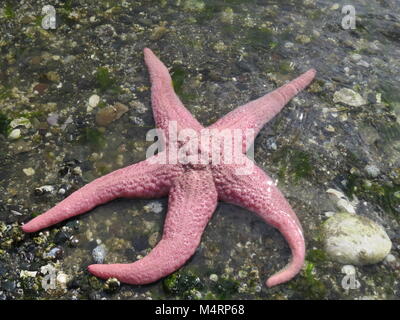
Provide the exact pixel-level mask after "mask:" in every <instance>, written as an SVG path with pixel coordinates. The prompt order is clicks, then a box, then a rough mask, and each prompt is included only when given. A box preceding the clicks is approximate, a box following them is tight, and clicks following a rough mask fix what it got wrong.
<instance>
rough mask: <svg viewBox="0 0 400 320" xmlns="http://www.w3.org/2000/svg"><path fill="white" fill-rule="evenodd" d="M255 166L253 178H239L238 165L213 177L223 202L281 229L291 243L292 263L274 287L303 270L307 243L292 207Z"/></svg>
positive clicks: (273, 281) (222, 168) (225, 167)
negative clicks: (238, 207) (240, 208)
mask: <svg viewBox="0 0 400 320" xmlns="http://www.w3.org/2000/svg"><path fill="white" fill-rule="evenodd" d="M247 160H248V161H251V160H249V159H247ZM253 166H254V167H253V172H252V174H249V175H237V174H236V172H235V171H236V170H237V169H238V167H239V166H237V165H229V166H228V165H222V166H218V167H216V168H214V170H213V174H214V179H215V183H216V187H217V191H218V195H219V198H220V199H221V200H223V201H226V202H229V203H232V204H235V205H238V206H241V207H244V208H246V209H248V210H250V211H253V212H255V213H257V214H258V215H259V216H260V217H261V218H262V219H263V220H264V221H265V222H266V223H268V224H270V225H272V226H273V227H275V228H277V229H278V230H279V231H280V232H281V233H282V235H283V236H284V237H285V239H286V241H287V242H288V244H289V246H290V249H291V251H292V260H291V262H290V263H289V264H288V265H287V266H286V267H285V268H284V269H282V270H281V271H279V272H278V273H276V274H275V275H273V276H272V277H270V278H269V279H268V280H267V282H266V284H267V286H268V287H272V286H274V285H277V284H280V283H283V282H286V281H288V280H290V279H291V278H293V277H294V276H295V275H296V274H297V273H298V272H299V271H300V270H301V268H302V266H303V264H304V256H305V243H304V237H303V231H302V228H301V225H300V222H299V220H298V218H297V216H296V214H295V213H294V211H293V209H292V208H291V207H290V205H289V203H288V202H287V201H286V199H285V198H284V197H283V195H282V193H281V192H280V191H279V189H278V188H277V187H276V186H275V184H274V183H273V181H272V179H271V178H270V177H268V176H267V175H266V174H265V173H264V172H263V171H262V170H261V169H260V168H259V167H257V166H256V165H255V164H253Z"/></svg>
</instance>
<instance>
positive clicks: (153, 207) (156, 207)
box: [143, 201, 163, 213]
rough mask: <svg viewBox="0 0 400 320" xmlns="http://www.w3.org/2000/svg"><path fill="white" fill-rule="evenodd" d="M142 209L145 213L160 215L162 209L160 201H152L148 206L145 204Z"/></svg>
mask: <svg viewBox="0 0 400 320" xmlns="http://www.w3.org/2000/svg"><path fill="white" fill-rule="evenodd" d="M143 209H144V210H145V211H146V212H154V213H160V212H162V210H163V207H162V203H161V202H160V201H152V202H150V203H149V204H147V205H146V206H145V207H144V208H143Z"/></svg>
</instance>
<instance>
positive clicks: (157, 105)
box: [144, 48, 203, 133]
mask: <svg viewBox="0 0 400 320" xmlns="http://www.w3.org/2000/svg"><path fill="white" fill-rule="evenodd" d="M144 59H145V62H146V65H147V68H148V69H149V73H150V80H151V100H152V105H153V114H154V120H155V122H156V126H157V127H158V128H160V129H162V130H163V131H164V133H167V130H168V125H169V122H170V121H176V122H177V126H178V130H180V129H185V128H192V129H194V130H201V129H202V128H203V126H202V125H201V124H200V123H199V122H198V121H197V120H196V119H195V118H194V117H193V116H192V115H191V113H190V112H189V111H188V110H187V109H186V108H185V106H184V105H183V104H182V102H181V100H180V99H179V97H178V96H177V95H176V93H175V91H174V88H173V86H172V79H171V76H170V75H169V72H168V69H167V67H166V66H165V65H164V64H163V63H162V62H161V61H160V60H159V59H158V58H157V57H156V55H155V54H154V53H153V52H152V51H151V50H150V49H148V48H145V49H144Z"/></svg>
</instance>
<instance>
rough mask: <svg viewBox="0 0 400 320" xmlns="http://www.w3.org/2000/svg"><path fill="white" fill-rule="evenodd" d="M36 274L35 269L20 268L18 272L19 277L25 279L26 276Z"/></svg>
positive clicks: (30, 276) (32, 276) (31, 276)
mask: <svg viewBox="0 0 400 320" xmlns="http://www.w3.org/2000/svg"><path fill="white" fill-rule="evenodd" d="M36 275H37V271H28V270H21V272H20V273H19V276H20V278H22V279H26V278H34V277H36Z"/></svg>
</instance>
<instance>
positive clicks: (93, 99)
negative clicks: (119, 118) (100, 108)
mask: <svg viewBox="0 0 400 320" xmlns="http://www.w3.org/2000/svg"><path fill="white" fill-rule="evenodd" d="M99 102H100V97H99V96H98V95H97V94H94V95H92V96H91V97H90V98H89V106H90V107H91V108H95V107H97V105H98V104H99Z"/></svg>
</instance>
